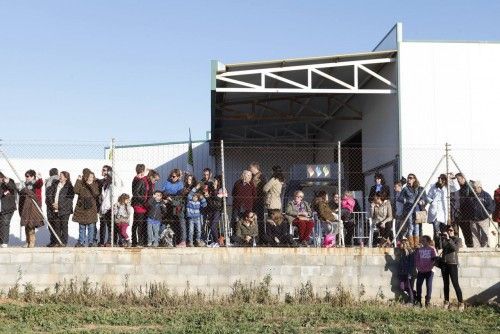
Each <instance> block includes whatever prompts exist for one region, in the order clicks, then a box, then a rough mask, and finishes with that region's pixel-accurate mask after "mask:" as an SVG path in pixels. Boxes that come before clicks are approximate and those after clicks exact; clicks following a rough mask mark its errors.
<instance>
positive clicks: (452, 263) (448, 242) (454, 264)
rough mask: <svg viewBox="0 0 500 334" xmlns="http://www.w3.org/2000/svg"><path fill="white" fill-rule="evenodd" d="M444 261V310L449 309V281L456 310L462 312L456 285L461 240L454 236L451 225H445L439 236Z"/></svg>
mask: <svg viewBox="0 0 500 334" xmlns="http://www.w3.org/2000/svg"><path fill="white" fill-rule="evenodd" d="M441 239H442V244H443V253H442V255H441V256H442V257H443V260H444V263H443V266H442V267H441V274H442V276H443V285H444V308H445V309H449V308H450V279H451V284H453V289H455V293H456V295H457V299H458V310H459V311H463V310H464V301H463V297H462V289H461V288H460V284H459V283H458V250H459V249H460V248H462V247H463V243H462V239H460V238H459V237H457V236H455V231H454V230H453V227H452V226H451V225H446V226H445V228H444V229H443V232H442V234H441Z"/></svg>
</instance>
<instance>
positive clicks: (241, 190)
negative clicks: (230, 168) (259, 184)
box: [231, 170, 257, 230]
mask: <svg viewBox="0 0 500 334" xmlns="http://www.w3.org/2000/svg"><path fill="white" fill-rule="evenodd" d="M251 181H252V173H251V172H250V171H248V170H244V171H243V173H241V179H239V180H238V181H236V182H235V183H234V187H233V192H232V195H233V208H232V212H231V223H232V224H231V225H232V226H231V228H232V229H233V230H235V227H236V222H237V221H238V219H240V218H241V215H242V214H243V213H244V212H247V211H252V210H253V205H254V202H255V197H256V196H257V192H256V190H255V186H254V185H253V183H252V182H251Z"/></svg>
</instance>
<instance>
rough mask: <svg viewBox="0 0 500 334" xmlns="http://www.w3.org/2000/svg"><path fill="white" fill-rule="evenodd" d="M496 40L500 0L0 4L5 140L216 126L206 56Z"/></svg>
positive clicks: (126, 135)
mask: <svg viewBox="0 0 500 334" xmlns="http://www.w3.org/2000/svg"><path fill="white" fill-rule="evenodd" d="M397 21H400V22H403V29H404V38H405V39H410V40H422V39H423V40H482V41H486V40H487V41H500V29H498V28H497V27H498V22H499V21H500V1H413V2H410V1H383V0H378V1H271V0H267V1H241V2H240V1H175V2H174V1H152V0H150V1H147V0H140V1H139V0H137V1H132V0H121V1H118V0H115V1H102V0H82V1H67V0H60V1H48V0H45V1H22V0H20V1H12V0H11V1H4V0H0V115H1V117H2V125H3V126H2V130H1V133H0V138H2V139H4V140H6V141H17V140H33V139H43V140H48V139H55V140H57V141H93V140H96V141H108V140H109V138H111V137H115V138H117V140H118V142H121V143H146V142H164V141H179V140H186V139H187V136H188V128H189V127H191V129H192V133H193V139H203V138H204V137H205V132H206V131H207V130H210V60H211V59H218V60H220V61H222V62H225V63H231V62H242V61H253V60H268V59H280V58H292V57H303V56H321V55H330V54H336V53H346V52H358V51H370V50H371V49H372V48H373V47H374V46H375V44H376V43H377V42H378V41H379V40H380V39H381V38H382V37H383V36H384V35H385V33H386V32H387V31H388V30H389V29H390V28H391V27H392V26H393V25H394V23H395V22H397Z"/></svg>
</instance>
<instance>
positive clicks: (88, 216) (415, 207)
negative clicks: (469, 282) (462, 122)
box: [0, 162, 500, 249]
mask: <svg viewBox="0 0 500 334" xmlns="http://www.w3.org/2000/svg"><path fill="white" fill-rule="evenodd" d="M202 175H203V176H202V178H201V179H200V180H196V178H195V176H194V175H193V174H190V173H183V172H181V170H179V169H173V170H172V171H171V172H170V174H169V176H168V178H167V180H164V181H163V183H160V182H159V181H160V175H159V174H158V173H157V172H156V171H155V170H152V169H147V168H146V166H145V165H144V164H138V165H137V166H136V176H135V177H134V179H133V181H132V193H131V194H126V193H123V194H114V195H113V196H112V189H111V188H112V187H111V185H112V180H113V171H112V168H111V167H110V166H107V165H105V166H103V167H102V170H101V175H100V178H97V177H96V175H95V174H94V172H92V171H91V170H90V169H88V168H85V169H83V171H82V173H81V175H79V176H78V177H77V180H76V181H75V183H74V185H73V183H72V181H71V177H70V174H69V173H68V172H66V171H61V172H59V171H58V170H57V168H52V169H51V170H50V171H49V178H48V179H46V180H45V181H44V180H43V179H42V178H41V175H40V174H37V173H36V172H35V171H34V170H28V171H27V172H26V173H25V181H24V182H23V183H22V186H20V188H21V190H18V187H17V185H16V184H15V183H14V181H13V180H12V179H10V178H8V177H6V176H5V175H4V174H2V173H0V189H1V194H0V196H1V201H0V204H1V206H0V245H1V247H7V245H8V240H9V228H10V221H11V219H12V216H13V214H14V212H15V211H16V210H17V209H19V214H20V217H21V225H22V226H24V227H25V232H26V242H27V243H26V244H27V247H34V246H35V229H36V228H38V227H40V226H43V225H44V216H43V213H42V210H41V208H42V193H43V191H42V189H43V188H44V187H45V204H46V217H47V220H48V222H49V223H50V225H51V227H52V229H50V242H49V244H48V246H49V247H59V246H66V245H67V244H68V224H69V219H70V217H71V215H72V221H74V222H76V223H78V224H79V236H78V242H77V244H76V247H93V246H102V247H106V246H110V245H111V242H112V240H113V241H114V243H115V244H117V245H120V246H131V247H138V246H140V247H157V246H176V247H203V246H211V247H218V246H221V245H225V244H231V245H233V246H274V247H298V246H303V247H308V246H310V245H311V238H312V234H313V230H315V232H316V234H315V235H319V236H320V239H321V244H322V246H323V247H335V246H336V245H338V239H339V233H344V234H343V236H344V240H345V245H346V246H352V245H354V243H353V236H354V230H355V224H357V222H356V221H355V220H354V219H353V213H354V212H359V211H362V209H361V204H360V203H359V202H358V200H357V199H356V198H355V196H354V193H353V192H351V191H345V192H344V193H342V194H339V193H337V192H334V193H332V194H328V193H327V192H326V191H325V190H323V189H318V190H317V191H316V192H315V196H314V198H311V199H310V200H307V199H305V198H304V192H303V191H302V190H301V189H293V190H295V192H294V193H293V198H291V199H290V200H289V201H287V202H286V203H284V200H283V189H284V187H285V183H286V180H285V176H284V173H283V171H282V169H281V167H280V166H274V167H273V168H272V174H271V177H270V178H269V179H267V178H266V177H265V175H264V174H263V172H262V171H261V168H260V166H259V164H258V163H256V162H252V163H251V164H250V165H249V166H248V169H246V170H244V171H243V172H242V173H241V177H240V178H239V179H238V180H237V181H236V182H235V183H234V185H233V187H232V192H231V193H230V194H228V192H227V191H226V189H223V186H222V176H220V175H217V176H214V175H213V173H212V171H211V170H210V169H209V168H205V169H204V170H203V172H202ZM471 182H472V184H471V185H472V186H471V187H469V185H468V184H467V182H466V179H465V178H464V176H463V175H461V174H457V175H453V174H450V175H444V174H441V175H440V176H439V177H438V179H437V181H436V183H435V184H433V185H432V186H431V187H430V188H429V189H428V190H427V191H426V190H425V189H424V188H423V187H422V186H421V184H420V183H419V181H418V179H417V177H416V175H415V174H409V175H408V176H407V178H406V179H402V180H400V181H397V182H395V183H394V187H393V191H392V195H391V189H390V188H389V186H388V185H387V184H386V183H385V180H384V176H383V175H382V174H380V173H377V174H376V175H375V177H374V185H373V186H372V187H371V188H370V192H369V195H368V203H369V210H368V211H369V216H370V217H371V218H372V221H373V223H374V225H375V227H376V229H375V235H374V240H373V242H374V244H375V245H378V246H391V245H392V244H393V243H394V239H395V238H397V239H398V240H397V241H398V243H402V241H404V243H405V244H408V246H409V247H410V248H412V249H417V248H418V247H420V246H421V245H423V244H424V241H423V240H424V239H425V238H423V236H422V230H423V229H422V223H430V224H432V226H433V230H434V233H433V236H432V238H431V239H432V240H431V241H432V242H433V244H435V246H436V248H437V249H442V248H444V245H443V239H442V237H441V236H442V233H441V231H442V230H443V228H445V229H446V228H448V227H451V228H453V230H454V234H455V235H458V233H459V230H461V231H462V233H463V235H464V239H465V245H466V246H467V247H485V246H487V244H488V224H489V221H490V217H489V216H490V215H491V214H493V216H494V217H493V219H494V220H495V221H496V222H500V187H499V189H497V190H496V191H495V196H494V199H493V198H492V197H491V196H490V195H489V194H488V193H487V192H486V191H484V190H483V189H482V185H481V182H479V181H471ZM448 188H449V189H450V197H451V207H450V209H451V212H450V214H449V213H448V210H449V208H448V205H447V203H448V201H447V197H448ZM471 188H472V189H473V192H472V191H471ZM75 196H76V205H75V206H73V202H74V198H75ZM228 196H231V199H232V201H231V206H230V211H231V215H230V216H231V219H230V224H229V225H230V226H229V227H230V233H229V234H228V235H230V239H229V240H225V238H224V235H225V233H223V232H224V231H223V227H222V226H221V217H222V215H223V203H224V199H225V198H228ZM17 197H19V201H17ZM112 198H117V200H116V201H115V203H113V202H112ZM330 198H331V200H330ZM17 203H18V205H17ZM495 205H496V207H495ZM113 213H114V217H112V214H113ZM449 217H451V220H450V219H449ZM394 219H395V221H396V231H394V229H393V220H394ZM112 221H114V226H112ZM340 222H342V224H341V223H340ZM97 223H99V229H97ZM130 225H131V228H130V229H129V226H130ZM129 230H130V231H131V233H130V235H129V234H128V231H129ZM113 231H114V232H113ZM398 232H399V233H398ZM112 234H113V235H112ZM403 238H404V239H403Z"/></svg>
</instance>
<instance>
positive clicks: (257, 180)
mask: <svg viewBox="0 0 500 334" xmlns="http://www.w3.org/2000/svg"><path fill="white" fill-rule="evenodd" d="M251 183H252V184H253V186H254V187H255V201H254V210H256V209H257V207H263V206H264V202H265V200H266V192H265V191H264V186H265V184H266V177H265V176H264V174H262V173H261V172H258V173H257V174H255V175H253V176H252V181H251Z"/></svg>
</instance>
